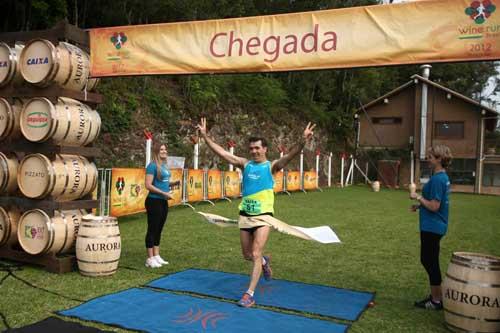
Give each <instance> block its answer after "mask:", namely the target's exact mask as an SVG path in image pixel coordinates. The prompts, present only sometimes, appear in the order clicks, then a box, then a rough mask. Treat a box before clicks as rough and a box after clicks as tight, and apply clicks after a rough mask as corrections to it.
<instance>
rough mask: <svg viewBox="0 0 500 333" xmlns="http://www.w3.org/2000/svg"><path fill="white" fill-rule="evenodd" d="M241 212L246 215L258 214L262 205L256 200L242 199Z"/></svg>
mask: <svg viewBox="0 0 500 333" xmlns="http://www.w3.org/2000/svg"><path fill="white" fill-rule="evenodd" d="M243 210H244V211H245V212H246V213H248V214H260V213H261V211H262V205H261V203H260V201H258V200H253V199H248V198H243Z"/></svg>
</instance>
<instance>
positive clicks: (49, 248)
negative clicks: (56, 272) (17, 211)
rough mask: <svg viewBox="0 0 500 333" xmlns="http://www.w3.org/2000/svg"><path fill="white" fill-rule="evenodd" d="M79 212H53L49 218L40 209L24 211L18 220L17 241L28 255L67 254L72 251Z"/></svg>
mask: <svg viewBox="0 0 500 333" xmlns="http://www.w3.org/2000/svg"><path fill="white" fill-rule="evenodd" d="M81 219H82V212H81V211H80V210H65V211H54V216H53V217H50V216H49V215H48V214H47V213H45V212H44V211H43V210H41V209H33V210H29V211H26V212H25V213H24V214H23V215H21V218H20V219H19V225H18V228H17V239H18V241H19V244H20V245H21V247H22V248H23V250H24V251H26V252H28V253H29V254H34V255H36V254H43V253H68V252H71V251H73V250H74V248H75V240H76V235H77V234H78V227H79V225H80V222H81Z"/></svg>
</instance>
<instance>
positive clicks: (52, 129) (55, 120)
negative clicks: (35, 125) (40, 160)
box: [41, 100, 59, 141]
mask: <svg viewBox="0 0 500 333" xmlns="http://www.w3.org/2000/svg"><path fill="white" fill-rule="evenodd" d="M48 102H49V105H50V106H51V107H50V116H51V120H50V124H49V131H48V132H47V135H45V136H44V137H43V138H42V140H41V141H46V140H48V139H50V138H51V137H52V136H53V135H54V134H55V133H56V132H57V129H58V128H59V117H57V112H56V108H55V106H54V105H53V104H52V102H51V101H50V100H48Z"/></svg>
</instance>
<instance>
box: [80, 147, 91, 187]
mask: <svg viewBox="0 0 500 333" xmlns="http://www.w3.org/2000/svg"><path fill="white" fill-rule="evenodd" d="M78 159H79V160H80V162H81V163H82V165H83V168H82V171H84V170H85V182H84V184H83V186H82V192H81V193H80V195H81V196H84V195H86V194H88V193H90V190H89V191H85V189H86V188H87V183H88V182H89V170H88V169H87V164H88V163H86V162H88V160H85V159H84V158H83V157H82V156H80V155H78ZM80 175H83V172H80ZM82 178H83V176H82Z"/></svg>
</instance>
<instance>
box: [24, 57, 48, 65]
mask: <svg viewBox="0 0 500 333" xmlns="http://www.w3.org/2000/svg"><path fill="white" fill-rule="evenodd" d="M48 63H49V58H48V57H44V58H28V60H26V64H27V65H28V66H31V65H46V64H48Z"/></svg>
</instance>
